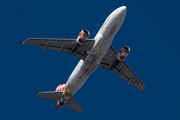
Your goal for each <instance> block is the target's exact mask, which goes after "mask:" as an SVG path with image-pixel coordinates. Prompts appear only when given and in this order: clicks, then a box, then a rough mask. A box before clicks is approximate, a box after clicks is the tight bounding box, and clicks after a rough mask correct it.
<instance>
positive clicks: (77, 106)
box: [65, 96, 82, 113]
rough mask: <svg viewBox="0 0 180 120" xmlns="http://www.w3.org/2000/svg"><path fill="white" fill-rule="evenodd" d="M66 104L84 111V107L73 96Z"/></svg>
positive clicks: (77, 110) (78, 110)
mask: <svg viewBox="0 0 180 120" xmlns="http://www.w3.org/2000/svg"><path fill="white" fill-rule="evenodd" d="M65 104H66V105H67V106H68V107H70V108H72V109H73V110H75V111H76V112H78V113H81V112H82V108H81V107H80V106H79V104H78V103H77V101H76V100H75V99H74V97H73V96H72V97H71V98H70V99H69V100H68V101H67V102H66V103H65Z"/></svg>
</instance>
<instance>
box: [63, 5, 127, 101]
mask: <svg viewBox="0 0 180 120" xmlns="http://www.w3.org/2000/svg"><path fill="white" fill-rule="evenodd" d="M125 15H126V7H125V6H122V7H119V8H117V9H116V10H114V11H113V12H112V13H111V14H110V15H109V16H108V18H107V19H106V20H105V22H104V24H103V25H102V26H101V28H100V30H99V31H98V33H97V35H96V36H95V37H94V39H95V44H94V46H93V48H92V49H91V51H90V52H89V54H88V55H87V57H86V59H85V60H80V61H79V63H78V64H77V66H76V68H75V69H74V71H73V72H72V74H71V76H70V77H69V79H68V81H67V83H66V87H65V89H64V91H63V95H62V97H61V99H60V102H63V103H65V102H67V100H68V99H69V98H70V97H72V95H74V94H75V93H76V92H77V90H78V89H79V88H80V87H81V86H82V85H83V84H84V82H85V81H86V80H87V78H88V77H89V75H90V74H91V73H92V72H93V71H94V70H96V68H97V67H98V66H99V64H100V63H101V61H102V60H103V58H104V56H105V55H106V53H107V51H108V50H109V48H110V46H111V43H112V41H113V38H114V36H115V35H116V33H117V31H118V30H119V28H120V27H121V25H122V23H123V21H124V18H125Z"/></svg>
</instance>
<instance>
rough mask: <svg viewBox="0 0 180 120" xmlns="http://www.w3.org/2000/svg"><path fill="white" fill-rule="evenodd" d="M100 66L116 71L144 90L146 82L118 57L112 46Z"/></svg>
mask: <svg viewBox="0 0 180 120" xmlns="http://www.w3.org/2000/svg"><path fill="white" fill-rule="evenodd" d="M99 67H102V68H105V69H107V70H111V71H113V72H115V73H116V74H117V75H118V77H119V76H121V77H122V78H123V79H124V80H125V81H127V82H128V84H131V85H132V84H133V85H135V86H136V87H137V88H139V89H140V90H142V91H143V92H144V89H145V85H144V83H143V82H142V81H141V80H140V79H139V78H138V76H137V75H136V74H135V73H134V72H133V71H132V70H131V68H130V67H129V66H128V65H127V64H126V63H125V62H124V61H122V62H121V61H119V60H118V59H117V52H116V51H115V50H114V49H113V48H112V47H110V48H109V51H108V52H107V54H106V56H105V57H104V59H103V60H102V62H101V63H100V65H99Z"/></svg>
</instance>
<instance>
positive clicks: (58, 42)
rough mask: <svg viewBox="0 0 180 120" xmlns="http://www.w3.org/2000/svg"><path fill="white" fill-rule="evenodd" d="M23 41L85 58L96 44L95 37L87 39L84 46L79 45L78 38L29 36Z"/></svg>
mask: <svg viewBox="0 0 180 120" xmlns="http://www.w3.org/2000/svg"><path fill="white" fill-rule="evenodd" d="M23 43H26V44H31V45H36V46H39V47H40V48H43V50H45V49H50V50H55V51H58V53H60V52H66V53H69V54H71V55H73V56H76V57H77V58H79V59H83V60H84V59H85V58H86V56H87V55H88V51H90V50H91V49H92V47H93V45H94V39H87V40H86V42H85V43H84V44H83V45H82V46H81V45H80V46H78V47H77V43H76V39H54V38H28V39H27V40H25V41H24V42H23Z"/></svg>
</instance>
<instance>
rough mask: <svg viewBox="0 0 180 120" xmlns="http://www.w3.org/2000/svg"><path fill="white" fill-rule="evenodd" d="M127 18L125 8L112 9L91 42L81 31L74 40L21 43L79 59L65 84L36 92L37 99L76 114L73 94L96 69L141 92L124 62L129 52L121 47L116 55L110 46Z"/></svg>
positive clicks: (86, 32)
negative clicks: (108, 72)
mask: <svg viewBox="0 0 180 120" xmlns="http://www.w3.org/2000/svg"><path fill="white" fill-rule="evenodd" d="M125 16H126V7H125V6H122V7H119V8H117V9H116V10H114V11H113V12H112V13H111V14H110V15H109V16H108V17H107V19H106V20H105V22H104V23H103V25H102V26H101V28H100V30H99V31H98V33H97V34H96V36H95V37H94V39H88V37H89V35H90V32H89V31H88V30H86V29H83V30H82V31H81V32H80V33H79V35H78V37H77V39H52V38H29V39H27V40H25V41H24V42H23V44H24V43H26V44H31V45H36V46H39V47H40V48H43V50H45V49H50V50H55V51H58V53H60V52H66V53H69V54H71V55H72V56H75V57H77V58H79V59H80V61H79V63H78V64H77V66H76V68H75V69H74V71H73V72H72V74H71V75H70V77H69V79H68V81H67V82H66V84H61V85H58V86H57V88H56V90H55V91H50V92H39V93H38V95H37V96H38V97H42V98H46V99H50V100H54V101H57V105H56V108H57V109H59V108H60V107H61V106H63V105H64V104H66V105H67V106H69V107H70V108H72V109H74V110H75V111H77V112H78V113H81V112H82V108H81V107H80V106H79V104H78V103H77V102H76V100H75V99H74V97H73V95H74V94H75V93H76V92H77V91H78V90H79V89H80V88H81V86H82V85H83V84H84V83H85V81H86V80H87V78H88V77H89V76H90V74H91V73H93V72H94V71H95V70H96V69H97V68H98V67H101V68H105V69H107V71H109V70H111V71H113V72H115V73H116V74H117V75H118V76H120V77H122V78H123V79H124V80H125V81H127V82H128V84H131V85H135V86H136V87H137V88H139V89H140V90H142V92H144V89H145V85H144V83H143V82H142V81H141V80H140V79H139V78H138V77H137V75H136V74H135V73H134V72H133V71H132V70H131V69H130V68H129V66H128V65H127V64H126V63H125V62H124V60H125V59H126V57H127V56H128V54H129V52H130V48H129V47H128V46H123V47H122V48H121V49H120V52H118V53H117V52H116V51H115V50H114V49H113V47H111V43H112V41H113V38H114V36H115V35H116V33H117V31H118V30H119V28H120V27H121V25H122V23H123V21H124V19H125Z"/></svg>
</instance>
